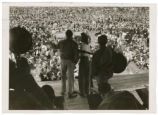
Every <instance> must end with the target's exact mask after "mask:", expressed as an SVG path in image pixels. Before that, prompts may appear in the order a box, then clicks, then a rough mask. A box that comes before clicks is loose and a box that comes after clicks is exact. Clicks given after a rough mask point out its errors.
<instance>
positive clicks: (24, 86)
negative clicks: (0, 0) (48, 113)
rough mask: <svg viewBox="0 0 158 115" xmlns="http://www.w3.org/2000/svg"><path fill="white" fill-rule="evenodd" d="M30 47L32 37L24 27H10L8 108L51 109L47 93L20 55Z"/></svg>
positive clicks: (51, 105)
mask: <svg viewBox="0 0 158 115" xmlns="http://www.w3.org/2000/svg"><path fill="white" fill-rule="evenodd" d="M31 47H32V37H31V34H30V33H29V32H28V31H27V30H26V29H25V28H20V27H15V28H12V29H10V52H11V53H12V54H13V56H14V57H15V58H13V57H12V58H11V59H9V109H12V110H34V109H36V110H37V109H53V104H52V103H51V101H50V100H49V98H48V96H47V94H46V93H45V92H44V91H43V90H42V89H41V88H40V87H39V86H38V84H37V83H36V82H35V80H34V78H33V76H32V75H31V73H30V67H29V64H28V62H27V59H26V58H24V57H22V56H21V54H24V53H26V52H27V51H29V50H30V49H31Z"/></svg>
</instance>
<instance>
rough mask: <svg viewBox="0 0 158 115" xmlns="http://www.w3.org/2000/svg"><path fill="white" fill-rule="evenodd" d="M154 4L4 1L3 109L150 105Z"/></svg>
mask: <svg viewBox="0 0 158 115" xmlns="http://www.w3.org/2000/svg"><path fill="white" fill-rule="evenodd" d="M6 4H7V3H6ZM151 6H152V5H148V4H145V5H143V4H141V5H138V4H136V5H135V4H133V5H129V4H125V5H121V4H118V5H116V4H110V5H108V4H105V5H104V4H102V5H97V4H86V5H85V4H84V3H83V4H81V5H78V3H77V4H75V3H74V4H68V3H65V4H62V5H61V4H57V5H56V4H53V3H51V4H49V3H48V5H41V4H39V5H35V6H34V5H32V4H31V5H29V4H28V5H27V4H25V3H24V4H23V5H19V4H18V3H17V4H14V5H12V4H9V5H8V6H7V8H8V13H7V14H6V15H7V17H8V21H7V22H5V23H7V24H6V25H8V30H6V31H8V33H7V36H8V37H9V39H8V46H9V48H8V50H9V51H8V54H7V55H8V58H7V59H6V60H8V61H9V62H8V64H9V66H8V81H6V82H7V84H8V85H7V86H6V89H5V92H7V94H8V98H7V97H6V98H7V100H8V105H7V107H8V110H9V111H12V110H53V111H55V110H58V111H63V110H90V111H91V110H102V111H104V110H143V111H149V110H150V109H152V108H151V107H152V106H150V104H151V103H152V101H151V100H150V99H151V97H150V96H151V95H150V93H152V92H151V91H150V89H151V88H150V85H151V82H150V81H153V80H149V76H150V71H149V70H150V69H151V68H150V67H151V64H150V59H151V55H150V48H151V21H152V19H151ZM3 21H4V20H3ZM152 39H154V38H152ZM3 77H4V76H3ZM150 77H152V79H154V76H150ZM155 77H156V76H155ZM3 90H4V89H3ZM153 98H154V97H153Z"/></svg>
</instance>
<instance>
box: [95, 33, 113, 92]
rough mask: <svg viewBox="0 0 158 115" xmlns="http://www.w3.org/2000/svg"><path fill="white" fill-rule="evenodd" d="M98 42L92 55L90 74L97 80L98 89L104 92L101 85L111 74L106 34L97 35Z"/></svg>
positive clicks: (110, 51) (110, 55) (110, 57)
mask: <svg viewBox="0 0 158 115" xmlns="http://www.w3.org/2000/svg"><path fill="white" fill-rule="evenodd" d="M98 43H99V50H97V51H96V52H95V53H94V55H93V57H92V76H94V77H95V78H96V80H97V84H98V91H99V92H100V93H101V94H104V93H105V92H102V87H103V86H104V85H105V84H108V79H109V78H111V77H112V76H113V65H112V50H111V48H109V47H106V44H107V36H106V35H101V36H99V37H98Z"/></svg>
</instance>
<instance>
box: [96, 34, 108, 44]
mask: <svg viewBox="0 0 158 115" xmlns="http://www.w3.org/2000/svg"><path fill="white" fill-rule="evenodd" d="M107 41H108V39H107V36H106V35H101V36H99V37H98V43H99V44H100V45H106V43H107Z"/></svg>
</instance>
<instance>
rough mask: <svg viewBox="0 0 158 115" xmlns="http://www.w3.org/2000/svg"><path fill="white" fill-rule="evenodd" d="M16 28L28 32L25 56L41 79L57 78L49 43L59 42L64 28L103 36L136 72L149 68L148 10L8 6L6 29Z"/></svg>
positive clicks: (56, 62)
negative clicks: (29, 43)
mask: <svg viewBox="0 0 158 115" xmlns="http://www.w3.org/2000/svg"><path fill="white" fill-rule="evenodd" d="M16 26H21V27H25V28H26V29H27V30H28V31H30V32H31V33H32V37H33V48H32V51H30V52H28V53H27V54H25V57H27V59H28V60H29V62H30V65H32V68H34V67H35V68H37V70H36V71H38V72H35V73H39V75H37V76H40V78H41V79H42V80H56V79H60V74H61V73H60V58H59V55H58V51H57V50H55V49H52V48H51V46H50V44H49V43H50V42H53V43H56V42H58V41H59V40H60V39H62V37H60V36H57V35H58V34H59V33H63V32H65V31H66V30H67V29H71V30H72V31H73V32H88V33H93V34H94V35H95V36H98V35H100V34H106V35H107V36H108V40H109V43H110V45H112V46H113V48H115V49H116V50H122V52H123V53H124V55H125V56H126V57H127V60H128V62H130V61H133V62H135V64H136V65H137V66H138V67H139V68H140V69H148V68H149V62H148V60H149V8H145V7H139V8H138V7H128V8H126V7H124V8H121V7H115V8H114V7H11V8H10V28H12V27H16ZM89 35H91V34H89ZM90 37H91V42H93V43H91V44H92V45H91V48H92V50H96V49H97V45H96V44H97V43H95V40H94V39H95V38H93V37H94V36H90ZM75 71H76V73H77V68H76V70H75Z"/></svg>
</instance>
